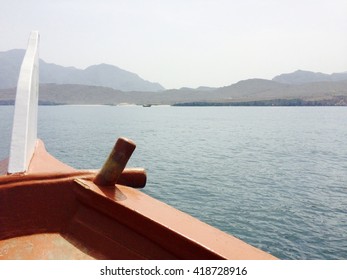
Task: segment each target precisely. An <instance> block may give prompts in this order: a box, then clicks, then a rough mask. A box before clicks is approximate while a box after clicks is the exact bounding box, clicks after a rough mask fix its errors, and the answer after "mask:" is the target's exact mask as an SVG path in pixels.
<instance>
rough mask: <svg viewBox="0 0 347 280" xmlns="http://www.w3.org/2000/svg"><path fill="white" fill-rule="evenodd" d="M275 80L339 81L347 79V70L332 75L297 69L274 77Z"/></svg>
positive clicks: (285, 81) (301, 81) (280, 81)
mask: <svg viewBox="0 0 347 280" xmlns="http://www.w3.org/2000/svg"><path fill="white" fill-rule="evenodd" d="M272 80H273V81H275V82H279V83H285V84H291V85H300V84H307V83H314V82H337V81H343V80H347V72H343V73H333V74H331V75H329V74H324V73H320V72H310V71H303V70H297V71H295V72H293V73H289V74H281V75H278V76H276V77H274V78H273V79H272Z"/></svg>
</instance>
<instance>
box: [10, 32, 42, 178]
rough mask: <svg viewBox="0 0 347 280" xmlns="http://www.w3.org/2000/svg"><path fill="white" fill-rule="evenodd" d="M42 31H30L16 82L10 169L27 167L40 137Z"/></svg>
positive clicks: (20, 169)
mask: <svg viewBox="0 0 347 280" xmlns="http://www.w3.org/2000/svg"><path fill="white" fill-rule="evenodd" d="M38 49H39V33H38V32H37V31H32V32H31V33H30V37H29V42H28V47H27V50H26V53H25V56H24V59H23V62H22V66H21V69H20V73H19V79H18V83H17V92H16V101H15V109H14V118H13V127H12V137H11V145H10V155H9V163H8V173H9V174H12V173H22V172H25V171H27V168H28V166H29V163H30V160H31V158H32V155H33V153H34V150H35V145H36V141H37V111H38V95H39V50H38Z"/></svg>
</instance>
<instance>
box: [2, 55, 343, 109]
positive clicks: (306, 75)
mask: <svg viewBox="0 0 347 280" xmlns="http://www.w3.org/2000/svg"><path fill="white" fill-rule="evenodd" d="M23 56H24V51H23V50H12V51H8V52H0V105H6V104H13V103H14V99H15V87H16V84H17V79H18V73H19V67H20V64H21V60H22V58H23ZM40 82H41V85H40V103H41V104H46V105H55V104H108V105H119V104H124V103H128V104H140V105H143V104H158V105H159V104H167V105H183V106H184V105H186V106H188V105H189V106H192V105H195V106H207V105H234V106H237V105H242V106H245V105H246V106H247V105H257V106H261V105H265V106H269V105H278V106H280V105H329V106H330V105H341V106H347V72H343V73H335V74H332V75H328V74H323V73H314V72H310V71H302V70H298V71H295V72H293V73H289V74H281V75H279V76H276V77H274V78H273V79H272V80H265V79H249V80H244V81H240V82H237V83H235V84H232V85H229V86H225V87H220V88H211V87H202V86H201V87H198V88H196V89H192V88H186V87H185V88H181V89H170V90H164V88H163V87H162V86H160V85H159V84H158V83H151V82H148V81H144V80H143V79H141V78H140V77H139V76H137V75H136V74H134V73H130V72H127V71H125V70H122V69H119V68H118V67H116V66H112V65H107V64H100V65H94V66H90V67H88V68H87V69H85V70H80V69H76V68H74V67H62V66H59V65H55V64H49V63H46V62H44V61H42V60H41V61H40Z"/></svg>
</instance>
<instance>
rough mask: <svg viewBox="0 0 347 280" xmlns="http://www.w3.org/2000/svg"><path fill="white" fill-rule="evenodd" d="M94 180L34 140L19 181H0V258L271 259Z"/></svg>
mask: <svg viewBox="0 0 347 280" xmlns="http://www.w3.org/2000/svg"><path fill="white" fill-rule="evenodd" d="M1 170H3V171H4V170H6V161H2V162H1V163H0V172H1ZM3 173H4V172H3ZM94 176H95V173H94V172H92V171H77V170H75V169H74V168H72V167H70V166H68V165H65V164H64V163H62V162H60V161H58V160H57V159H55V158H54V157H52V156H51V155H50V154H49V153H47V152H46V150H45V148H44V145H43V143H42V142H40V141H39V142H38V145H37V147H36V151H35V153H34V156H33V158H32V160H31V163H30V166H29V170H28V172H27V173H26V174H14V175H2V176H0V213H1V215H0V259H275V257H273V256H271V255H270V254H268V253H266V252H263V251H261V250H259V249H257V248H254V247H252V246H250V245H248V244H246V243H245V242H243V241H241V240H239V239H237V238H235V237H233V236H230V235H228V234H226V233H224V232H222V231H220V230H218V229H216V228H213V227H211V226H209V225H207V224H205V223H202V222H201V221H199V220H197V219H195V218H193V217H191V216H189V215H187V214H185V213H183V212H181V211H178V210H177V209H175V208H172V207H170V206H168V205H166V204H164V203H162V202H160V201H158V200H156V199H153V198H151V197H150V196H148V195H146V194H144V193H142V192H141V191H138V190H136V189H134V188H131V187H127V186H124V185H120V184H117V185H116V186H115V187H113V188H109V187H108V188H105V187H99V186H97V185H95V184H94V183H93V181H92V180H93V178H94ZM123 182H124V183H126V182H127V179H126V176H125V177H124V179H123Z"/></svg>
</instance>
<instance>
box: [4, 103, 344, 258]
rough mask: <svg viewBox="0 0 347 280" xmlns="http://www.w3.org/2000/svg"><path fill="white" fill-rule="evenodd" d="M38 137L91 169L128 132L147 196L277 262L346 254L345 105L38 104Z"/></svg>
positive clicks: (8, 109) (8, 120) (7, 109)
mask: <svg viewBox="0 0 347 280" xmlns="http://www.w3.org/2000/svg"><path fill="white" fill-rule="evenodd" d="M12 114H13V107H12V106H0V159H1V158H4V157H6V156H7V155H8V148H9V142H10V130H11V125H12V117H13V116H12ZM38 134H39V137H40V138H41V139H43V140H44V142H45V144H46V148H47V150H48V151H49V152H50V153H51V154H53V155H54V156H55V157H57V158H58V159H60V160H62V161H64V162H65V163H67V164H70V165H72V166H74V167H76V168H87V169H88V168H100V167H101V166H102V164H103V162H104V160H105V158H106V157H107V155H108V153H109V152H110V150H111V149H112V147H113V145H114V143H115V140H116V139H117V138H118V137H121V136H124V137H128V138H130V139H132V140H134V141H135V142H136V144H137V148H136V150H135V152H134V154H133V156H132V158H131V160H130V161H129V163H128V166H130V167H144V168H146V170H147V173H148V183H147V186H146V187H145V189H143V192H145V193H147V194H149V195H151V196H153V197H155V198H158V199H159V200H162V201H164V202H166V203H168V204H170V205H172V206H174V207H176V208H178V209H180V210H182V211H184V212H187V213H189V214H191V215H192V216H195V217H197V218H199V219H200V220H202V221H204V222H206V223H208V224H210V225H212V226H215V227H217V228H219V229H221V230H223V231H226V232H228V233H230V234H232V235H234V236H236V237H238V238H240V239H242V240H244V241H246V242H248V243H250V244H252V245H254V246H256V247H258V248H260V249H262V250H265V251H267V252H270V253H271V254H273V255H275V256H277V257H279V258H283V259H300V260H301V259H347V107H168V106H167V107H166V106H152V107H150V108H144V107H139V106H115V107H112V106H41V107H39V125H38Z"/></svg>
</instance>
